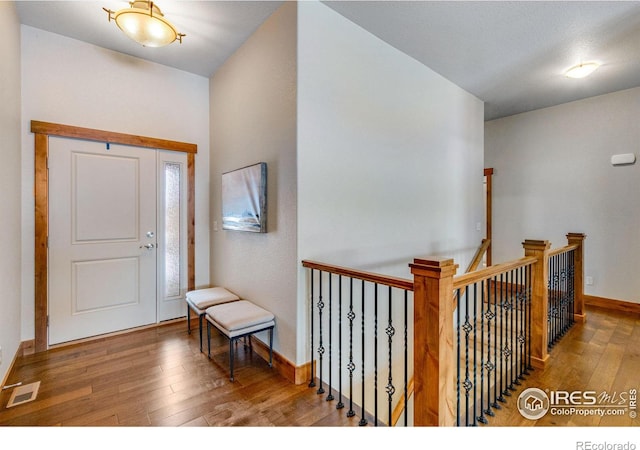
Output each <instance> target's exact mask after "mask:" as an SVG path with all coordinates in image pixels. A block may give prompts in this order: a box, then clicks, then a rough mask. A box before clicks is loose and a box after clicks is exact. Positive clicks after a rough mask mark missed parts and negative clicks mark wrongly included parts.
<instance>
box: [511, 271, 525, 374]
mask: <svg viewBox="0 0 640 450" xmlns="http://www.w3.org/2000/svg"><path fill="white" fill-rule="evenodd" d="M515 306H516V341H517V344H516V345H517V348H516V374H515V379H514V381H513V383H514V384H515V385H516V386H520V385H521V384H522V383H520V380H521V379H522V357H523V355H524V351H523V348H522V345H523V343H524V341H523V336H522V267H519V268H518V269H517V270H516V298H515Z"/></svg>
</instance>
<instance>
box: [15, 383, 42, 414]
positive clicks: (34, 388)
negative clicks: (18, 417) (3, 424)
mask: <svg viewBox="0 0 640 450" xmlns="http://www.w3.org/2000/svg"><path fill="white" fill-rule="evenodd" d="M38 389H40V382H39V381H36V382H35V383H30V384H25V385H24V386H18V387H17V388H15V389H14V390H13V392H12V393H11V398H9V403H7V408H11V407H12V406H18V405H22V404H23V403H28V402H31V401H33V400H35V399H36V397H37V396H38Z"/></svg>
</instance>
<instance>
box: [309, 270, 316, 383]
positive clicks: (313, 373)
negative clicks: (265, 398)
mask: <svg viewBox="0 0 640 450" xmlns="http://www.w3.org/2000/svg"><path fill="white" fill-rule="evenodd" d="M313 272H314V270H313V269H311V298H310V303H311V379H310V380H309V387H314V386H315V385H316V381H315V375H316V374H315V371H314V367H313V363H314V360H315V358H314V355H315V349H314V348H313V322H314V320H315V317H313Z"/></svg>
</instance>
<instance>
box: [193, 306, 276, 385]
mask: <svg viewBox="0 0 640 450" xmlns="http://www.w3.org/2000/svg"><path fill="white" fill-rule="evenodd" d="M205 316H206V319H207V355H208V356H209V358H211V327H212V326H213V327H215V328H216V329H217V330H218V331H220V332H221V333H222V334H224V335H225V336H226V337H227V338H228V339H229V369H230V372H231V376H230V379H231V381H233V360H234V348H233V344H234V342H236V341H237V340H238V339H240V338H242V337H246V336H249V335H252V334H254V333H258V332H259V331H267V330H268V331H269V367H273V328H274V327H275V324H276V323H275V317H274V315H273V314H272V313H270V312H269V311H267V310H266V309H264V308H261V307H259V306H258V305H255V304H253V303H251V302H250V301H248V300H238V301H236V302H232V303H224V304H220V305H215V306H211V307H209V308H207V310H206V314H205Z"/></svg>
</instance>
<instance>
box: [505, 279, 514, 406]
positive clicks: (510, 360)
mask: <svg viewBox="0 0 640 450" xmlns="http://www.w3.org/2000/svg"><path fill="white" fill-rule="evenodd" d="M515 273H516V271H515V269H512V270H510V271H509V274H508V275H507V278H509V279H510V280H511V282H510V283H509V284H508V286H509V300H508V301H507V308H508V309H507V315H508V316H509V320H508V325H509V349H508V351H507V356H506V358H507V373H508V374H510V375H509V377H508V380H509V386H508V389H509V391H511V392H513V391H515V390H516V389H515V388H514V387H513V382H514V380H515V375H514V374H515V369H516V367H515V366H514V364H516V363H517V357H516V360H515V361H514V357H513V355H514V352H515V350H516V345H515V340H514V328H515V326H514V316H515V313H516V311H515V308H514V305H515V306H516V307H517V303H516V299H515V295H514V287H515ZM505 395H511V394H509V392H508V391H507V393H506V394H505Z"/></svg>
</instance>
